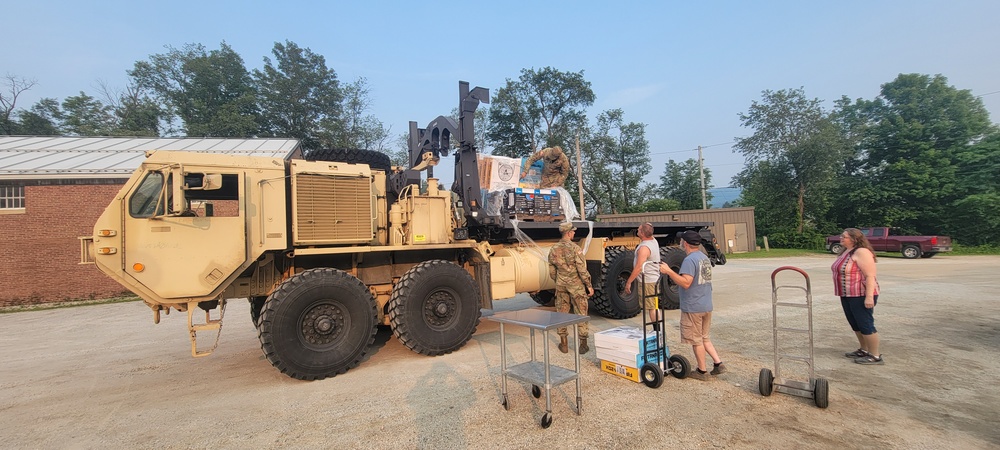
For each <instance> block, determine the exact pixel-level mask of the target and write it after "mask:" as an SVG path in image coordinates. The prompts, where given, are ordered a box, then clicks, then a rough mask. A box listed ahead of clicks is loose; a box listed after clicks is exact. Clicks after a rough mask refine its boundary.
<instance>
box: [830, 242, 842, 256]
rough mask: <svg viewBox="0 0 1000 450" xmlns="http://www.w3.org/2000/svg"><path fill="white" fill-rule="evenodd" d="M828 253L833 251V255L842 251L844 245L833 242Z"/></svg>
mask: <svg viewBox="0 0 1000 450" xmlns="http://www.w3.org/2000/svg"><path fill="white" fill-rule="evenodd" d="M830 253H833V254H834V255H839V254H841V253H844V246H843V245H840V244H833V245H831V246H830Z"/></svg>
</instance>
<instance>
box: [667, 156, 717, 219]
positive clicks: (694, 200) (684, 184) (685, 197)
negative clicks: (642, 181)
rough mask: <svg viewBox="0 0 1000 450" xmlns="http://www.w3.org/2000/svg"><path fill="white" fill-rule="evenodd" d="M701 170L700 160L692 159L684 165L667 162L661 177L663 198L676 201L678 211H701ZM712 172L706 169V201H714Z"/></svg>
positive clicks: (671, 161)
mask: <svg viewBox="0 0 1000 450" xmlns="http://www.w3.org/2000/svg"><path fill="white" fill-rule="evenodd" d="M700 172H701V168H700V167H699V165H698V160H696V159H694V158H690V159H688V160H687V161H684V162H683V163H676V162H674V160H672V159H671V160H669V161H667V165H666V166H665V167H664V169H663V175H660V187H659V194H660V196H661V197H663V198H669V199H673V200H676V201H677V202H678V203H679V208H678V209H701V208H702V201H701V192H702V191H701V173H700ZM711 187H712V171H711V170H709V169H708V168H705V189H706V192H705V201H706V202H710V201H712V193H711V192H707V190H708V189H709V188H711Z"/></svg>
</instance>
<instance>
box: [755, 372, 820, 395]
mask: <svg viewBox="0 0 1000 450" xmlns="http://www.w3.org/2000/svg"><path fill="white" fill-rule="evenodd" d="M824 381H826V380H824ZM757 389H759V390H760V395H763V396H764V397H769V396H770V395H771V392H772V391H773V390H774V375H772V374H771V369H767V368H764V369H760V379H759V380H758V381H757Z"/></svg>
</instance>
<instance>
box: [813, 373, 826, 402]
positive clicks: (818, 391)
mask: <svg viewBox="0 0 1000 450" xmlns="http://www.w3.org/2000/svg"><path fill="white" fill-rule="evenodd" d="M829 395H830V383H828V382H827V381H826V378H817V379H816V382H815V383H814V384H813V400H814V401H816V406H818V407H820V408H826V407H827V406H830V398H829Z"/></svg>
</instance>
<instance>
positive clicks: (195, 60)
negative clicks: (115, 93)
mask: <svg viewBox="0 0 1000 450" xmlns="http://www.w3.org/2000/svg"><path fill="white" fill-rule="evenodd" d="M167 49H168V50H169V51H168V52H167V53H164V54H157V55H151V56H150V57H149V60H148V61H138V62H136V63H135V65H134V66H133V68H132V70H130V71H129V72H128V74H129V76H131V77H132V82H133V84H134V86H135V87H136V88H137V89H140V90H142V91H146V90H148V91H149V92H151V93H152V95H153V96H155V98H156V99H157V101H158V102H159V103H162V104H163V105H165V110H166V111H167V112H169V114H170V115H175V116H176V117H178V118H179V119H180V120H181V122H182V124H183V125H182V127H183V128H182V129H181V130H180V131H182V132H183V133H184V134H186V135H188V136H205V137H253V136H255V135H257V133H258V131H259V130H260V125H259V124H258V122H257V118H258V114H257V112H258V107H257V103H256V97H257V95H256V91H255V88H254V85H253V79H252V78H251V77H250V74H249V72H247V70H246V67H244V65H243V58H241V57H240V56H239V54H237V53H236V52H235V51H233V49H232V47H230V46H229V45H227V44H226V43H225V42H223V43H222V44H220V48H219V49H218V50H212V51H206V50H205V47H204V46H202V45H201V44H188V45H186V46H185V47H184V48H183V49H181V50H178V49H175V48H173V47H169V46H168V47H167ZM143 105H144V106H143V107H142V108H140V111H144V113H143V114H145V115H148V114H149V113H150V110H149V105H148V104H146V103H145V102H143ZM140 122H144V121H140ZM165 123H167V124H172V123H173V120H171V119H168V120H166V121H165ZM173 131H174V130H172V129H168V132H173Z"/></svg>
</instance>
